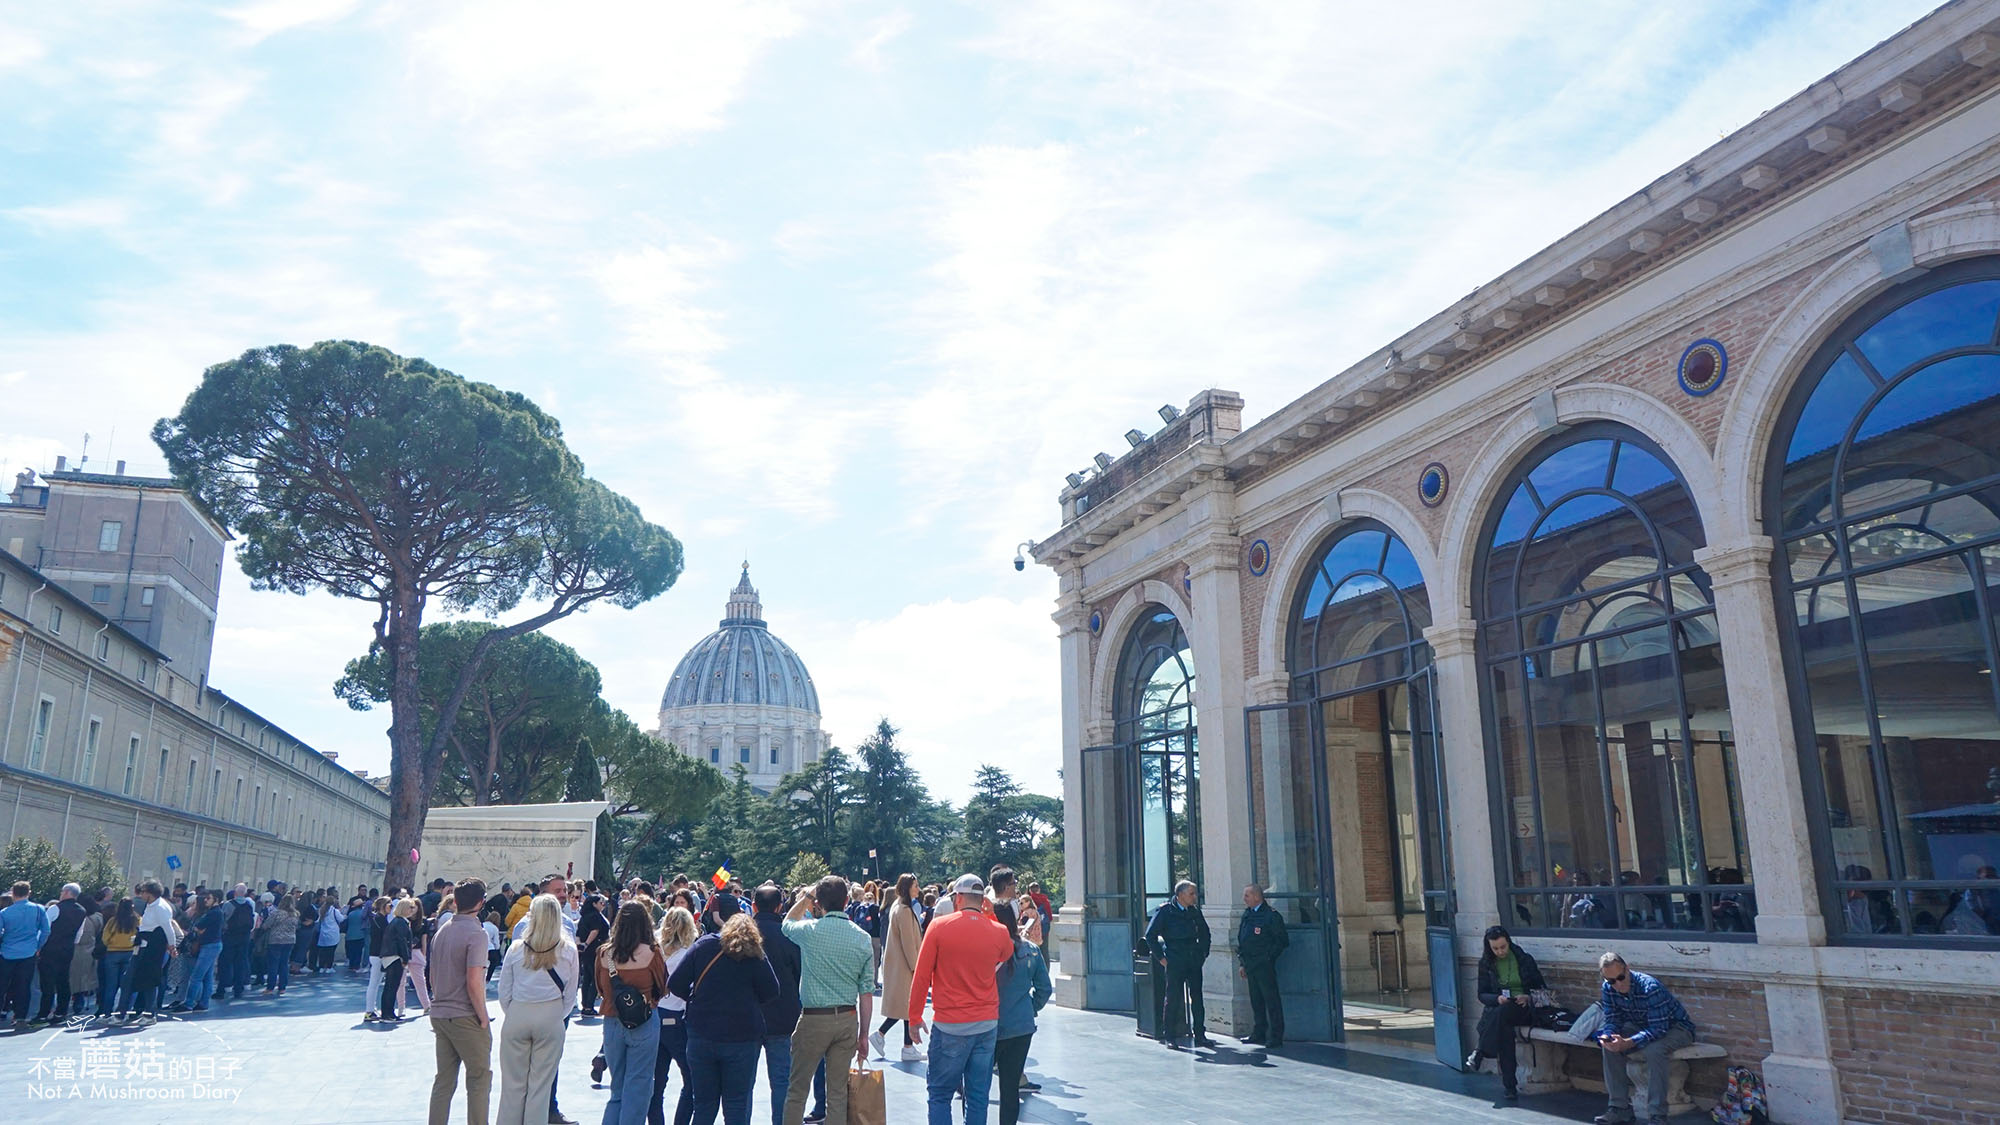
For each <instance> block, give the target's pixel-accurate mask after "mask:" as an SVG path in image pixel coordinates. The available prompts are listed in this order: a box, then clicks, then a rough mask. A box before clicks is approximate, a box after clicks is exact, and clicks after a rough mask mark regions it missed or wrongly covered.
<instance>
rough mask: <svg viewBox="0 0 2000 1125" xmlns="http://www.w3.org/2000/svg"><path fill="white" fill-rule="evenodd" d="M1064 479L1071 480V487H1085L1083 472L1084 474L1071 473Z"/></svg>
mask: <svg viewBox="0 0 2000 1125" xmlns="http://www.w3.org/2000/svg"><path fill="white" fill-rule="evenodd" d="M1063 479H1064V480H1066V481H1068V482H1069V486H1070V487H1071V488H1082V487H1083V474H1082V473H1071V474H1070V475H1068V476H1066V477H1064V478H1063Z"/></svg>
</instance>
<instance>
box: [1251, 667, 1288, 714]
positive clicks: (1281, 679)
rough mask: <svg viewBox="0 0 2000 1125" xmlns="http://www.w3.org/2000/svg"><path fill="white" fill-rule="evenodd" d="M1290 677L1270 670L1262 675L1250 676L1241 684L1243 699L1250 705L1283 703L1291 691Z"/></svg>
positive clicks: (1259, 705)
mask: <svg viewBox="0 0 2000 1125" xmlns="http://www.w3.org/2000/svg"><path fill="white" fill-rule="evenodd" d="M1291 681H1292V678H1291V677H1290V676H1288V675H1286V674H1285V673H1283V672H1270V673H1266V674H1265V675H1262V676H1252V677H1250V680H1249V682H1248V683H1246V684H1244V685H1243V694H1244V697H1245V700H1246V701H1247V702H1248V703H1249V704H1250V706H1252V707H1262V706H1264V705H1265V704H1268V703H1283V702H1285V699H1286V697H1287V696H1288V695H1289V694H1290V693H1291Z"/></svg>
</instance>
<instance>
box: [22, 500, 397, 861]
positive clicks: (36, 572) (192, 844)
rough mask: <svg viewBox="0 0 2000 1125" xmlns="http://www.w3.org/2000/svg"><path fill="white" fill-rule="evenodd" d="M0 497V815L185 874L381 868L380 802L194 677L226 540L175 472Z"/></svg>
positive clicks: (200, 667) (26, 828)
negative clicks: (103, 841)
mask: <svg viewBox="0 0 2000 1125" xmlns="http://www.w3.org/2000/svg"><path fill="white" fill-rule="evenodd" d="M8 499H9V500H10V501H11V502H10V503H8V504H0V546H4V547H5V551H4V552H3V553H0V692H4V696H0V698H4V703H0V815H4V816H5V817H6V818H7V824H8V838H9V839H12V838H15V837H19V836H36V835H39V836H43V837H46V838H47V839H49V840H51V841H53V842H54V843H55V844H56V845H57V847H58V848H60V849H61V850H62V852H63V854H65V855H66V856H68V857H69V858H71V859H80V858H81V857H82V855H83V853H84V851H85V849H87V848H88V847H89V846H90V845H91V842H92V841H93V839H94V838H95V834H96V832H98V831H102V832H103V833H104V835H105V837H106V838H107V839H108V840H109V841H110V843H111V845H112V848H113V850H114V851H115V852H116V854H117V856H118V859H119V862H120V863H121V865H122V866H123V867H124V869H125V871H126V872H127V875H128V877H129V878H131V879H132V880H134V881H136V880H138V879H141V878H148V877H151V878H158V879H161V880H162V881H165V882H174V881H184V882H186V883H188V884H190V885H193V884H195V883H204V882H205V883H208V884H210V885H220V884H224V883H229V882H233V881H236V880H247V881H262V880H264V879H268V878H279V879H284V880H286V881H288V882H292V883H296V884H307V885H331V884H339V885H352V884H355V883H361V882H366V881H371V880H374V879H379V871H380V869H381V866H382V864H381V862H380V861H381V859H382V855H383V847H384V845H383V836H384V832H385V831H386V829H387V826H388V804H389V802H388V797H387V796H386V795H385V794H384V793H383V792H381V791H380V790H378V789H377V788H375V786H373V785H371V784H370V783H369V782H368V781H367V780H365V779H364V778H362V777H359V776H357V775H355V774H353V773H350V772H348V771H347V770H345V769H343V768H341V767H340V766H339V765H338V764H337V763H336V762H335V760H334V756H333V755H331V754H322V753H320V752H318V751H316V750H314V749H313V748H312V747H311V746H308V745H306V744H305V743H304V742H302V741H301V740H299V739H298V738H295V737H293V736H292V735H290V734H288V733H286V732H285V731H284V730H283V729H281V728H279V727H278V726H276V725H275V724H273V723H271V722H270V721H269V720H267V719H265V718H263V717H262V716H260V715H258V714H257V713H256V712H255V711H252V710H251V709H250V708H249V707H247V706H245V705H244V704H242V703H241V702H239V701H237V700H235V699H233V698H231V697H230V696H228V695H226V694H224V693H223V692H221V691H219V690H217V689H216V688H214V687H212V686H210V685H209V683H208V667H209V658H210V653H211V651H212V649H211V646H212V644H213V641H214V636H215V632H214V629H215V619H216V617H215V615H216V606H217V587H218V585H219V582H220V578H221V568H222V558H223V546H224V543H225V540H226V536H225V534H224V532H223V530H222V528H221V527H220V526H218V525H217V524H216V523H215V522H214V521H213V520H212V519H210V518H209V517H208V516H207V515H206V514H205V513H203V512H202V511H201V510H200V509H199V508H198V507H197V506H195V505H194V504H193V503H192V502H191V501H190V500H189V499H188V497H187V494H186V493H185V492H183V491H181V490H180V489H178V488H176V487H175V486H174V484H173V482H171V481H168V480H159V479H153V478H145V477H128V476H124V475H122V473H121V474H91V473H78V472H67V471H58V472H55V473H51V474H49V475H48V476H47V477H45V478H42V479H41V480H39V481H38V480H37V479H36V478H35V477H34V476H33V475H32V474H26V473H24V474H22V476H21V477H20V478H17V481H16V485H15V488H14V491H13V492H12V494H11V495H10V496H9V497H8Z"/></svg>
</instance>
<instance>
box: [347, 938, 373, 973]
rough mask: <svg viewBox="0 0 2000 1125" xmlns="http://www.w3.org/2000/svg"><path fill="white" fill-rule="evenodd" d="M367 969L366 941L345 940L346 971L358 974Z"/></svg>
mask: <svg viewBox="0 0 2000 1125" xmlns="http://www.w3.org/2000/svg"><path fill="white" fill-rule="evenodd" d="M367 967H368V939H367V938H358V937H357V938H348V939H347V971H348V972H350V973H358V972H360V971H361V970H362V969H365V968H367Z"/></svg>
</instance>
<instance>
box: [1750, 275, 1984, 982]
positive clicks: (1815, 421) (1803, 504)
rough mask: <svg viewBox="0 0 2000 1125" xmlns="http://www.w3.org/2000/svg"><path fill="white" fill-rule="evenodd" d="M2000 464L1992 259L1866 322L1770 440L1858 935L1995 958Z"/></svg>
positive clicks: (1842, 881)
mask: <svg viewBox="0 0 2000 1125" xmlns="http://www.w3.org/2000/svg"><path fill="white" fill-rule="evenodd" d="M1996 448H2000V259H1994V258H1987V259H1980V260H1975V261H1972V262H1967V263H1962V264H1959V265H1956V266H1952V267H1947V268H1945V269H1941V270H1937V271H1934V272H1933V273H1931V274H1930V275H1928V276H1927V277H1925V278H1923V279H1921V280H1919V281H1917V282H1915V283H1912V284H1911V285H1908V286H1905V287H1902V288H1900V289H1897V290H1893V291H1891V292H1890V293H1888V294H1885V295H1884V296H1883V297H1882V298H1880V299H1878V300H1876V301H1875V302H1873V303H1872V304H1870V305H1869V306H1868V307H1866V308H1864V309H1862V310H1861V311H1860V312H1859V313H1857V314H1856V315H1855V316H1854V317H1853V318H1852V319H1851V320H1850V321H1849V322H1848V323H1847V324H1846V325H1845V326H1843V327H1842V328H1841V330H1840V331H1839V332H1837V333H1835V334H1834V336H1833V337H1832V338H1830V339H1829V340H1828V341H1827V342H1826V343H1825V344H1824V345H1822V346H1821V348H1820V350H1819V351H1818V352H1817V353H1815V355H1814V357H1813V360H1812V362H1811V363H1809V364H1808V365H1807V367H1806V370H1805V372H1804V374H1803V376H1802V377H1801V379H1800V382H1799V386H1798V388H1797V389H1796V390H1795V391H1794V392H1793V398H1792V401H1791V403H1790V404H1789V408H1788V410H1787V412H1786V414H1785V415H1784V416H1783V417H1782V419H1781V421H1780V424H1779V426H1778V427H1777V429H1776V432H1775V434H1774V436H1773V443H1772V454H1771V462H1772V463H1771V468H1770V471H1769V473H1768V474H1767V481H1766V483H1767V495H1766V497H1765V504H1766V506H1765V511H1766V517H1767V525H1768V527H1769V529H1770V532H1771V535H1772V538H1773V539H1775V540H1777V541H1778V543H1779V549H1780V554H1781V557H1780V563H1779V572H1780V579H1781V583H1782V586H1783V588H1784V589H1785V590H1786V591H1787V592H1788V593H1789V595H1790V598H1789V611H1788V612H1786V613H1785V614H1784V616H1785V617H1786V618H1787V619H1788V620H1789V622H1790V629H1789V643H1788V646H1787V648H1788V653H1787V655H1788V658H1789V661H1790V663H1791V671H1792V691H1793V694H1794V698H1795V700H1796V702H1797V704H1798V705H1797V706H1795V707H1794V708H1793V710H1794V713H1795V715H1796V717H1797V722H1798V729H1799V737H1800V744H1801V752H1802V753H1804V754H1805V755H1806V757H1807V758H1808V760H1809V772H1811V773H1812V774H1814V775H1816V788H1817V789H1818V796H1819V800H1818V801H1817V802H1816V803H1817V805H1818V809H1817V811H1818V813H1819V817H1818V821H1819V824H1818V825H1817V829H1818V831H1819V832H1820V833H1821V839H1820V844H1821V848H1822V851H1821V854H1822V855H1823V856H1825V857H1827V858H1828V859H1829V860H1830V861H1831V862H1830V864H1828V865H1826V867H1827V869H1826V874H1827V875H1828V876H1830V880H1829V881H1830V883H1831V887H1830V890H1831V895H1830V900H1831V901H1830V913H1831V914H1833V915H1834V917H1832V918H1831V919H1830V920H1829V928H1831V929H1832V930H1834V931H1835V932H1836V933H1841V934H1845V935H1847V936H1848V937H1858V938H1865V939H1867V940H1882V939H1884V938H1886V939H1889V940H1895V939H1899V938H1908V939H1913V940H1929V941H1950V940H1965V941H1974V942H1984V943H1988V944H1992V943H1995V942H1996V940H2000V878H1996V865H2000V680H1996V679H1995V676H1994V667H1995V664H1994V659H1995V653H1996V647H2000V646H1996V644H1995V634H1994V607H1995V604H1996V601H2000V455H1996Z"/></svg>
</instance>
